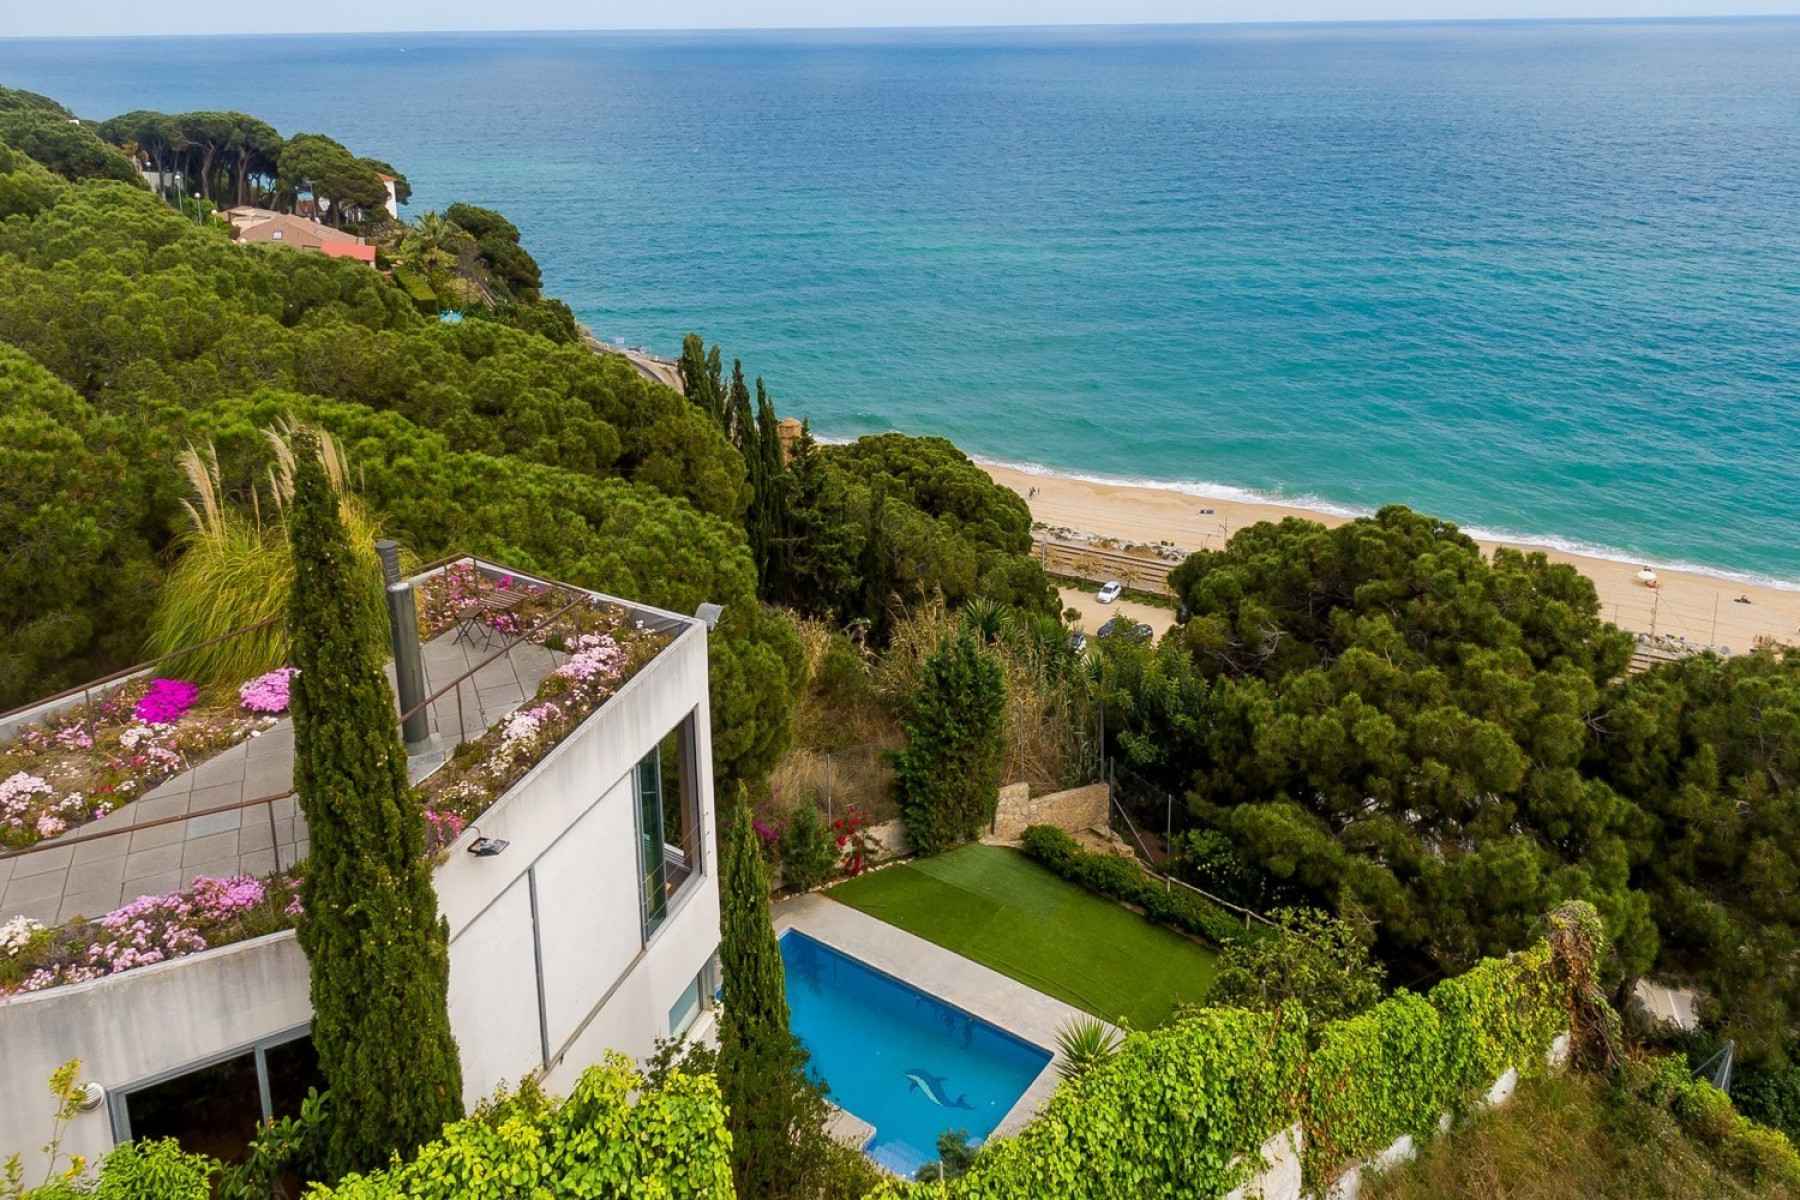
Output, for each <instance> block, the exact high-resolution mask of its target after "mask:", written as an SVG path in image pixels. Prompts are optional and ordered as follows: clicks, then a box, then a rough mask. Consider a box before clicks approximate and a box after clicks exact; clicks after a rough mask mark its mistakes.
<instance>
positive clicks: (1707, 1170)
mask: <svg viewBox="0 0 1800 1200" xmlns="http://www.w3.org/2000/svg"><path fill="white" fill-rule="evenodd" d="M1362 1195H1363V1196H1364V1197H1366V1198H1367V1200H1567V1198H1569V1197H1594V1198H1596V1200H1730V1198H1733V1197H1751V1196H1762V1197H1772V1198H1776V1200H1780V1198H1782V1197H1791V1196H1792V1195H1793V1193H1792V1192H1790V1191H1788V1190H1786V1189H1783V1188H1781V1187H1780V1186H1779V1185H1775V1184H1763V1185H1759V1186H1752V1185H1751V1184H1749V1183H1747V1182H1745V1181H1744V1180H1742V1179H1740V1178H1738V1177H1737V1176H1735V1175H1733V1174H1732V1173H1731V1172H1730V1171H1729V1170H1727V1169H1726V1168H1725V1167H1723V1166H1722V1165H1721V1164H1720V1163H1719V1162H1718V1161H1716V1159H1715V1157H1714V1156H1713V1155H1712V1154H1710V1153H1708V1152H1707V1150H1706V1148H1705V1147H1703V1146H1701V1145H1699V1144H1697V1143H1696V1142H1695V1141H1694V1140H1693V1139H1692V1138H1690V1137H1688V1136H1687V1135H1686V1134H1684V1133H1683V1132H1682V1131H1681V1128H1680V1127H1679V1126H1678V1125H1677V1124H1676V1123H1675V1120H1674V1118H1673V1117H1671V1116H1670V1115H1669V1113H1668V1112H1666V1111H1665V1110H1663V1109H1660V1108H1657V1107H1655V1106H1653V1105H1650V1104H1648V1103H1646V1102H1644V1101H1643V1100H1641V1099H1638V1098H1637V1097H1635V1096H1631V1095H1628V1094H1625V1093H1624V1092H1623V1091H1622V1090H1621V1091H1618V1092H1615V1091H1614V1090H1613V1089H1611V1088H1610V1087H1609V1085H1608V1084H1607V1083H1605V1082H1604V1081H1602V1080H1599V1079H1596V1078H1595V1077H1593V1076H1589V1075H1576V1074H1568V1075H1562V1076H1556V1077H1553V1078H1550V1079H1544V1080H1539V1081H1534V1082H1529V1083H1526V1084H1524V1085H1522V1086H1521V1087H1520V1089H1519V1092H1518V1095H1517V1096H1516V1097H1515V1098H1514V1099H1513V1102H1512V1103H1511V1104H1509V1105H1507V1106H1506V1107H1505V1108H1502V1109H1500V1110H1498V1111H1495V1112H1490V1113H1485V1114H1482V1115H1481V1116H1478V1117H1476V1118H1475V1119H1473V1120H1471V1121H1470V1122H1468V1123H1467V1124H1466V1125H1464V1126H1462V1127H1461V1128H1458V1129H1456V1130H1454V1131H1452V1132H1451V1133H1450V1134H1449V1135H1448V1136H1446V1137H1441V1138H1438V1139H1436V1140H1435V1141H1433V1142H1432V1143H1431V1144H1430V1145H1428V1146H1427V1147H1426V1148H1425V1149H1424V1151H1423V1152H1422V1153H1421V1154H1420V1156H1419V1158H1418V1160H1417V1161H1415V1162H1413V1163H1411V1164H1408V1165H1407V1166H1405V1167H1401V1168H1398V1169H1396V1170H1394V1171H1391V1172H1388V1173H1386V1174H1385V1175H1377V1176H1370V1177H1368V1178H1366V1179H1365V1180H1364V1186H1363V1191H1362Z"/></svg>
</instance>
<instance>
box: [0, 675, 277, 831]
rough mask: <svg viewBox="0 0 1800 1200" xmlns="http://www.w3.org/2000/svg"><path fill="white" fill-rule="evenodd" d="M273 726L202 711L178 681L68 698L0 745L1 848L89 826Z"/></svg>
mask: <svg viewBox="0 0 1800 1200" xmlns="http://www.w3.org/2000/svg"><path fill="white" fill-rule="evenodd" d="M174 685H179V686H174ZM190 689H191V690H190ZM140 714H143V716H142V717H140ZM150 718H155V719H154V720H152V719H150ZM275 720H276V718H275V717H274V716H273V715H272V714H268V713H256V712H245V711H244V710H243V709H242V708H240V707H239V706H238V705H237V704H230V705H223V704H209V703H207V702H206V698H205V696H204V695H203V694H202V693H201V692H200V691H199V689H197V688H195V687H194V685H193V684H191V683H187V682H185V681H183V680H169V679H155V680H145V679H136V680H127V681H125V682H124V683H120V684H115V685H112V686H111V687H110V688H109V689H106V690H100V691H96V692H95V693H94V694H93V696H92V699H91V703H90V702H88V701H87V700H84V699H77V700H76V701H74V703H73V705H72V706H71V707H68V708H65V709H62V710H60V711H58V712H56V713H53V714H51V715H50V716H49V717H47V718H46V719H45V720H43V721H42V722H39V723H34V724H31V725H27V726H25V727H23V728H22V729H20V730H19V731H18V732H17V733H16V734H14V735H13V736H12V737H11V738H9V739H7V740H5V741H0V849H7V850H18V849H23V848H25V847H26V846H31V845H34V844H36V843H37V842H40V841H42V840H43V839H45V838H52V837H56V836H58V835H59V834H62V833H66V832H68V831H69V830H71V829H74V828H76V827H78V826H80V825H84V824H86V823H87V822H89V821H94V820H98V819H99V818H101V817H103V816H105V815H106V814H107V813H110V812H112V811H113V810H114V809H117V808H119V807H120V806H121V805H124V804H126V803H128V802H129V801H131V800H134V799H136V798H137V797H139V796H141V795H143V794H144V793H145V792H148V791H149V790H151V789H152V788H154V787H156V785H157V784H159V783H162V782H163V781H164V780H166V779H168V778H170V777H171V776H173V775H177V774H180V773H181V772H182V771H185V770H187V769H188V768H189V767H191V766H195V765H197V764H199V763H201V762H203V761H205V760H206V759H208V758H211V757H212V756H213V755H215V754H217V753H219V752H220V751H221V750H224V749H226V748H227V747H229V746H232V745H235V744H236V743H238V742H241V741H243V740H244V739H245V738H247V737H255V736H257V735H259V734H260V733H262V732H263V731H264V730H265V729H267V728H268V727H269V726H271V725H273V724H274V723H275Z"/></svg>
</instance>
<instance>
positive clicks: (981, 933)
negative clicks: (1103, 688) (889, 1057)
mask: <svg viewBox="0 0 1800 1200" xmlns="http://www.w3.org/2000/svg"><path fill="white" fill-rule="evenodd" d="M826 894H827V895H829V896H830V897H831V898H832V899H833V900H837V901H839V902H841V903H844V904H848V905H849V906H850V907H852V908H857V909H861V910H862V911H863V912H866V913H868V914H869V915H870V916H872V917H879V918H880V919H881V920H883V921H886V922H887V923H888V924H890V925H898V926H899V927H900V928H902V929H904V930H906V931H907V932H909V933H915V934H917V935H918V936H920V937H922V938H924V939H925V940H926V941H930V942H936V943H937V944H938V945H940V946H943V947H944V948H945V949H947V950H954V951H956V953H958V954H960V955H962V956H963V957H965V958H971V959H974V960H975V961H976V962H978V963H982V964H984V965H986V966H989V967H992V968H993V969H994V970H996V971H999V972H1000V973H1001V974H1003V975H1010V976H1011V977H1012V978H1014V979H1017V980H1018V981H1019V982H1020V983H1023V984H1028V985H1029V986H1031V987H1034V988H1036V989H1037V990H1038V991H1040V992H1043V993H1045V994H1046V995H1050V996H1055V997H1056V998H1057V999H1059V1000H1062V1001H1065V1002H1067V1003H1069V1004H1072V1005H1074V1006H1075V1007H1076V1008H1079V1009H1082V1010H1084V1011H1086V1012H1090V1013H1093V1014H1094V1015H1095V1016H1097V1017H1103V1018H1105V1019H1107V1020H1109V1021H1116V1020H1118V1019H1119V1018H1120V1017H1124V1018H1125V1019H1126V1020H1128V1021H1130V1022H1131V1024H1132V1027H1133V1028H1136V1029H1149V1028H1151V1027H1153V1026H1156V1025H1160V1024H1162V1023H1163V1022H1164V1021H1166V1020H1168V1019H1169V1016H1170V1014H1172V1013H1173V1012H1174V1011H1175V1006H1176V1005H1177V1004H1179V1003H1182V1002H1189V1003H1192V1002H1197V1001H1200V1000H1203V999H1204V998H1205V997H1206V993H1207V991H1208V989H1210V988H1211V987H1212V981H1213V972H1214V955H1213V953H1212V951H1210V950H1208V949H1207V948H1206V947H1204V946H1201V945H1199V944H1197V943H1195V942H1193V941H1190V940H1189V939H1187V938H1185V937H1182V936H1181V935H1180V934H1178V933H1173V932H1171V931H1170V930H1167V929H1164V928H1163V927H1162V926H1160V925H1154V924H1152V923H1151V922H1149V921H1147V920H1145V919H1144V918H1143V917H1140V916H1138V915H1137V914H1136V913H1134V912H1132V911H1130V910H1129V909H1125V908H1121V907H1120V906H1119V905H1117V904H1114V903H1113V902H1112V901H1110V900H1106V899H1103V898H1101V897H1099V896H1096V895H1094V894H1093V893H1091V892H1088V891H1086V890H1084V889H1083V888H1080V887H1077V886H1076V885H1075V884H1072V883H1069V882H1067V881H1066V880H1063V879H1059V878H1058V877H1057V876H1055V875H1052V874H1051V873H1050V872H1049V871H1047V870H1045V869H1044V868H1043V867H1040V866H1038V864H1036V863H1034V862H1032V861H1031V860H1030V859H1029V858H1026V857H1025V856H1024V855H1023V854H1021V853H1019V852H1018V851H1017V850H1009V849H1006V848H1005V847H1001V846H964V847H962V848H960V849H957V850H952V851H950V852H949V853H948V854H940V855H937V856H936V857H934V858H921V859H918V860H916V861H914V862H911V863H907V864H905V865H903V866H897V867H889V868H887V869H886V870H883V871H876V872H874V873H873V874H870V875H864V876H861V877H860V878H857V879H851V880H848V881H846V882H844V883H840V884H839V885H837V886H836V887H834V888H832V889H831V890H830V891H829V892H827V893H826Z"/></svg>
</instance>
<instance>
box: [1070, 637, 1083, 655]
mask: <svg viewBox="0 0 1800 1200" xmlns="http://www.w3.org/2000/svg"><path fill="white" fill-rule="evenodd" d="M1069 649H1071V650H1073V651H1074V652H1075V653H1077V654H1086V653H1087V634H1085V633H1071V634H1070V635H1069Z"/></svg>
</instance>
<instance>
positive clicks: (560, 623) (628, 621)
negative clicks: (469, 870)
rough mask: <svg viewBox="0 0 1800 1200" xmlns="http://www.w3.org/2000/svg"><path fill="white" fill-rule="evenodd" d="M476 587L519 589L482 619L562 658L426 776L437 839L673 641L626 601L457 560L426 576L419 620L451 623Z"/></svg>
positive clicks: (435, 626)
mask: <svg viewBox="0 0 1800 1200" xmlns="http://www.w3.org/2000/svg"><path fill="white" fill-rule="evenodd" d="M477 589H484V590H485V591H487V592H488V593H489V594H490V595H491V594H493V593H495V592H508V591H511V592H513V593H515V594H518V593H522V594H523V596H524V598H523V599H522V600H520V601H518V602H517V603H516V604H514V605H513V606H512V607H510V608H508V609H507V610H505V611H502V612H497V613H493V614H489V615H487V616H485V617H483V618H482V619H483V620H484V621H486V622H487V623H488V624H490V626H492V627H493V628H495V629H496V630H498V631H499V632H501V633H504V634H506V635H508V636H513V637H517V638H519V639H521V640H523V641H526V642H529V643H532V644H535V645H539V646H542V647H544V648H545V649H547V650H551V651H554V652H555V653H556V654H557V655H559V656H562V661H561V662H560V663H559V665H557V666H556V667H555V668H554V669H552V670H551V671H550V673H549V674H548V675H546V676H544V678H543V679H542V681H540V682H539V684H538V687H537V692H536V694H535V695H534V696H533V697H532V698H531V699H530V700H528V701H527V702H526V703H524V704H522V705H520V706H519V707H518V708H516V709H514V710H513V711H512V712H511V713H509V714H508V715H506V716H505V717H503V718H501V719H500V721H499V722H498V723H496V724H495V725H494V726H493V727H492V728H490V729H489V730H488V731H487V732H486V733H485V734H483V735H482V736H481V737H480V738H478V739H476V740H474V741H472V742H464V743H462V744H461V745H459V746H457V747H456V749H455V751H454V753H453V754H452V755H451V757H450V760H449V761H448V762H447V763H445V764H444V766H443V767H441V768H440V769H439V770H437V771H436V772H434V773H433V774H431V775H429V776H427V777H426V778H425V779H424V780H423V781H422V782H421V783H420V785H419V789H418V791H419V795H420V798H421V799H422V800H423V802H424V804H425V815H426V820H427V821H428V823H429V830H428V844H429V845H430V846H432V847H433V848H442V847H444V846H447V845H448V844H449V843H450V842H451V841H454V840H455V839H456V837H457V836H458V835H459V834H461V833H462V831H463V830H464V829H465V828H467V827H468V823H469V822H470V821H473V820H475V819H476V818H478V817H479V816H480V815H481V814H482V813H483V812H485V811H486V810H487V809H488V807H489V806H490V805H492V804H493V803H494V801H496V800H498V799H499V798H500V797H501V796H503V795H505V794H506V791H507V790H508V789H509V788H511V787H512V786H513V785H514V784H515V783H517V782H518V781H519V780H520V779H521V778H523V777H524V776H525V774H526V772H528V771H530V770H531V768H533V767H535V766H536V765H537V764H538V763H539V762H540V761H541V760H542V759H543V757H544V756H545V755H546V754H548V753H549V752H550V751H551V750H552V749H554V748H555V747H556V745H557V744H558V743H559V742H561V741H562V739H563V738H564V737H565V736H567V735H568V734H569V733H570V732H571V731H572V730H574V729H575V728H576V727H577V726H578V725H580V724H581V723H582V722H583V721H585V720H587V718H588V717H589V716H590V715H591V714H592V713H593V712H594V711H595V710H596V709H598V708H599V707H600V706H601V705H603V704H605V703H606V701H607V700H608V699H610V698H611V697H612V695H613V693H614V692H616V691H618V690H619V688H621V687H622V686H624V684H625V683H626V682H627V681H628V680H629V679H631V677H632V676H633V675H636V674H637V672H638V671H639V670H640V669H641V668H642V667H643V666H644V664H646V663H648V662H649V661H650V660H651V659H653V658H655V657H656V655H657V654H658V653H660V652H661V650H662V648H663V647H664V646H666V645H668V644H669V641H670V639H669V636H668V635H667V634H662V633H658V632H656V631H654V630H651V629H649V628H647V627H645V626H644V625H643V624H642V623H641V622H639V621H638V620H636V619H635V618H634V617H633V616H632V615H631V612H630V610H628V609H626V608H624V607H623V606H621V605H617V604H612V603H608V602H607V601H603V600H599V599H596V598H594V597H593V596H591V595H588V594H587V593H585V592H574V591H565V590H563V589H560V588H545V587H540V586H536V585H532V584H527V583H522V582H519V581H516V580H514V579H513V578H512V577H510V576H503V577H501V578H499V579H498V580H494V581H484V580H482V579H481V577H480V576H479V575H478V574H477V573H476V572H475V570H474V568H473V567H472V566H466V565H461V564H459V565H458V566H457V567H454V568H451V569H450V570H446V571H444V572H442V573H441V574H439V575H436V576H432V577H430V578H428V579H427V580H425V581H424V583H423V585H422V587H421V594H420V610H421V612H420V621H421V624H422V625H425V626H426V628H427V629H430V630H432V631H436V632H441V631H442V630H444V629H447V628H448V627H449V626H450V625H452V624H454V623H455V620H456V614H457V613H458V612H461V611H465V610H466V607H467V605H468V603H469V601H470V600H471V599H472V597H473V595H474V593H475V591H476V590H477Z"/></svg>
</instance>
